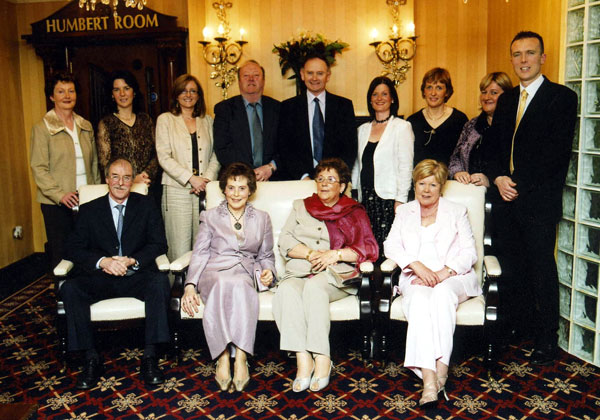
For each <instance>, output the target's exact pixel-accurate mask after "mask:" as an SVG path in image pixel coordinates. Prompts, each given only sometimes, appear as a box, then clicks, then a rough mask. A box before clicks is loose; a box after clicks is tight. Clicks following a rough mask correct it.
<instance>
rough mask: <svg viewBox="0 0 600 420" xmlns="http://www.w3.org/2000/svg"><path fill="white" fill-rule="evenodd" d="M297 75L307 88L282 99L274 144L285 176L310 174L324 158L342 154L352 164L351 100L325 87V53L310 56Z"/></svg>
mask: <svg viewBox="0 0 600 420" xmlns="http://www.w3.org/2000/svg"><path fill="white" fill-rule="evenodd" d="M300 77H301V78H302V80H303V81H304V84H305V85H306V88H307V92H305V93H303V94H301V95H298V96H295V97H293V98H289V99H287V100H285V101H283V102H282V103H281V113H280V114H279V134H278V136H277V144H278V150H279V156H280V158H281V162H282V164H283V168H282V169H283V171H284V172H285V174H286V177H287V179H304V178H306V177H312V176H313V171H314V168H315V166H317V163H319V161H320V160H321V159H324V158H331V157H337V158H341V159H342V160H343V161H344V162H346V165H348V167H349V168H352V166H353V165H354V160H355V159H356V154H357V151H358V146H357V143H358V140H357V134H356V122H355V120H354V108H353V106H352V101H351V100H349V99H346V98H342V97H341V96H337V95H334V94H332V93H329V92H327V91H326V90H325V87H326V85H327V82H328V81H329V78H330V77H331V69H330V68H329V64H328V63H327V60H325V58H324V57H318V56H313V57H309V58H308V59H307V60H306V62H305V63H304V66H303V67H302V69H301V70H300ZM316 111H318V112H316Z"/></svg>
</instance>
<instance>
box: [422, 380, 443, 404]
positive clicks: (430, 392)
mask: <svg viewBox="0 0 600 420" xmlns="http://www.w3.org/2000/svg"><path fill="white" fill-rule="evenodd" d="M438 392H439V388H438V382H437V380H436V381H432V382H429V383H426V384H425V383H424V384H423V393H422V394H421V399H420V400H419V407H421V408H422V409H423V410H428V409H430V408H433V407H435V406H437V404H438Z"/></svg>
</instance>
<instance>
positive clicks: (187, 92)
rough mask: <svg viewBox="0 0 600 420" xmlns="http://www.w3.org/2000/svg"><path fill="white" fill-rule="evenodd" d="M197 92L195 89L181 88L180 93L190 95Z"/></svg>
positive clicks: (194, 94)
mask: <svg viewBox="0 0 600 420" xmlns="http://www.w3.org/2000/svg"><path fill="white" fill-rule="evenodd" d="M197 94H198V91H197V90H196V89H190V90H182V91H181V93H180V95H192V96H196V95H197Z"/></svg>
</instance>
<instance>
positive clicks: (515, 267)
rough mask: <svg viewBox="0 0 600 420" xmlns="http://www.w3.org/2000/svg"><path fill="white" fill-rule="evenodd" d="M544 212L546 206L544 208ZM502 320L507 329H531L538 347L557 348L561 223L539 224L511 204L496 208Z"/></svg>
mask: <svg viewBox="0 0 600 420" xmlns="http://www.w3.org/2000/svg"><path fill="white" fill-rule="evenodd" d="M540 211H543V205H540ZM494 212H495V215H494V220H495V221H496V222H497V223H496V234H497V236H496V238H497V241H498V244H497V245H498V247H497V248H496V249H497V251H498V258H499V260H500V264H501V266H502V278H501V279H500V282H499V284H498V288H499V289H498V292H499V294H500V316H501V320H503V321H504V322H506V323H507V327H509V328H511V329H513V328H516V329H520V330H521V331H531V332H532V335H533V338H534V339H535V345H536V346H542V345H549V344H552V345H556V342H557V339H558V336H557V331H558V319H559V299H558V272H557V269H556V260H555V258H554V248H555V242H556V224H555V223H545V224H539V223H536V221H535V220H531V218H524V217H521V215H519V214H517V212H516V211H515V208H514V205H513V204H512V203H498V205H497V206H496V207H495V210H494Z"/></svg>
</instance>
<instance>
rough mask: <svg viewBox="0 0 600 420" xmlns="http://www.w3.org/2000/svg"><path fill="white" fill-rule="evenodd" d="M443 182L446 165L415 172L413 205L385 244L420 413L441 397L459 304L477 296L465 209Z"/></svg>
mask: <svg viewBox="0 0 600 420" xmlns="http://www.w3.org/2000/svg"><path fill="white" fill-rule="evenodd" d="M447 178H448V168H447V167H446V165H445V164H443V163H441V162H437V161H435V160H433V159H425V160H423V161H421V162H420V163H419V164H418V165H417V166H416V167H415V169H414V171H413V182H414V188H415V200H414V201H411V202H410V203H408V204H405V205H403V206H400V207H398V209H397V210H396V218H395V219H394V223H393V225H392V229H391V231H390V234H389V236H388V237H387V239H386V241H385V243H384V247H385V255H386V257H387V258H391V259H392V260H394V261H395V262H396V263H397V264H398V266H399V267H400V268H401V269H402V274H401V275H400V281H399V283H398V286H397V290H396V292H399V293H401V294H402V295H403V296H404V299H403V301H402V310H403V311H404V315H405V316H406V319H407V320H408V330H407V334H406V352H405V360H404V366H405V367H407V368H409V369H411V370H412V371H413V372H415V374H417V375H418V376H419V377H420V378H422V379H423V394H422V396H421V399H420V400H419V405H420V406H421V407H423V408H428V407H431V406H434V405H436V404H437V401H438V394H439V393H440V392H443V393H444V394H445V388H444V387H445V384H446V380H447V379H448V364H449V363H450V355H451V353H452V336H453V334H454V328H455V326H456V309H457V307H458V304H459V303H461V302H464V301H465V300H467V299H468V298H469V297H471V296H477V295H479V294H481V287H480V286H479V282H478V280H477V275H476V273H475V271H474V270H473V265H474V264H475V262H476V261H477V251H476V249H475V240H474V238H473V233H472V231H471V226H470V224H469V219H468V217H467V209H466V208H465V207H464V206H462V205H459V204H456V203H453V202H451V201H449V200H446V199H444V198H443V197H441V191H442V187H443V186H444V183H445V182H446V179H447Z"/></svg>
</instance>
